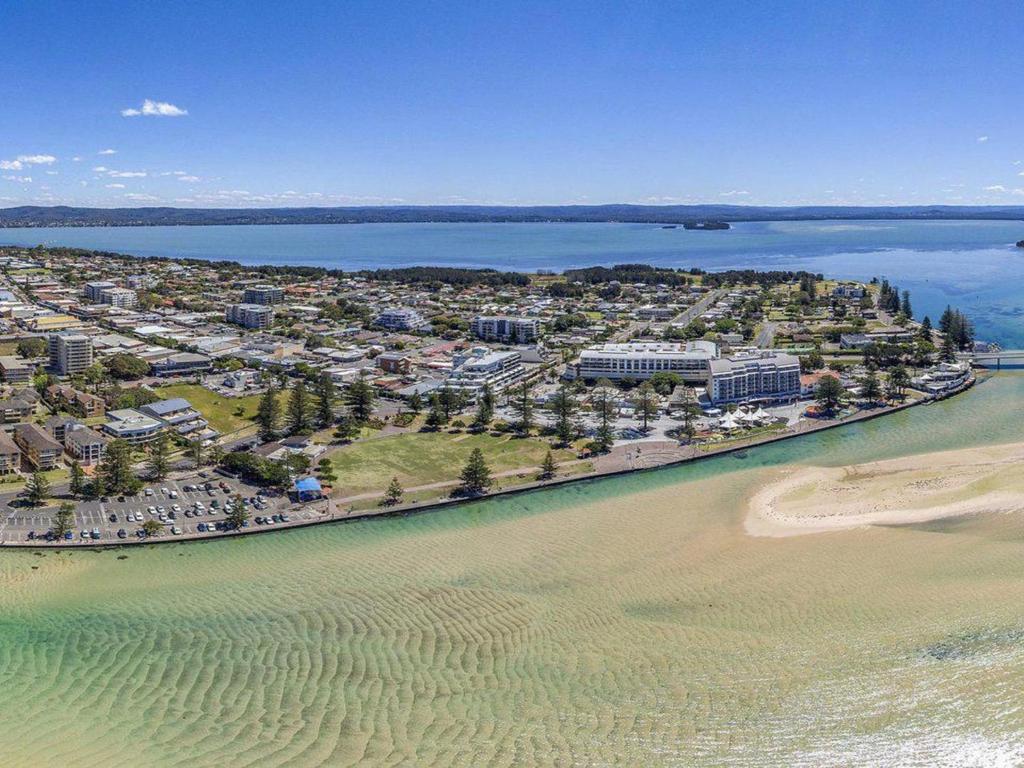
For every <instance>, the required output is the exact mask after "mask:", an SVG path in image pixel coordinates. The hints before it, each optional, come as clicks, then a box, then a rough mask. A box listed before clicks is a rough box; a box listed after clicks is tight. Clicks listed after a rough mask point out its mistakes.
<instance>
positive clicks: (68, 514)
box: [53, 501, 75, 539]
mask: <svg viewBox="0 0 1024 768" xmlns="http://www.w3.org/2000/svg"><path fill="white" fill-rule="evenodd" d="M74 524H75V505H74V504H72V503H71V502H69V501H65V502H64V503H63V504H61V505H60V506H59V507H57V515H56V517H54V519H53V535H54V536H56V537H57V538H58V539H63V538H64V534H65V533H67V532H68V531H70V530H71V529H72V527H74Z"/></svg>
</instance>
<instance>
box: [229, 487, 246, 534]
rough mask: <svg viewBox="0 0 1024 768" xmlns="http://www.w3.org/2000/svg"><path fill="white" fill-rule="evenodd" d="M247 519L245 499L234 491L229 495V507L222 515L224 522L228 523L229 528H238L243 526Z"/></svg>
mask: <svg viewBox="0 0 1024 768" xmlns="http://www.w3.org/2000/svg"><path fill="white" fill-rule="evenodd" d="M248 521H249V508H248V507H247V506H245V499H243V498H242V495H241V494H239V493H236V494H235V495H234V496H232V497H231V509H230V510H228V512H227V514H226V515H225V516H224V522H225V523H227V524H228V527H229V528H233V529H235V530H238V529H239V528H243V527H244V526H245V524H246V523H247V522H248Z"/></svg>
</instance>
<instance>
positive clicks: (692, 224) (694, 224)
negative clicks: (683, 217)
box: [683, 221, 730, 229]
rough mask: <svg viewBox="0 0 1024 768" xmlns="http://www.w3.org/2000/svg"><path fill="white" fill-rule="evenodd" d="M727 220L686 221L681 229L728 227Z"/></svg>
mask: <svg viewBox="0 0 1024 768" xmlns="http://www.w3.org/2000/svg"><path fill="white" fill-rule="evenodd" d="M729 228H730V227H729V222H727V221H687V222H685V223H684V224H683V229H729Z"/></svg>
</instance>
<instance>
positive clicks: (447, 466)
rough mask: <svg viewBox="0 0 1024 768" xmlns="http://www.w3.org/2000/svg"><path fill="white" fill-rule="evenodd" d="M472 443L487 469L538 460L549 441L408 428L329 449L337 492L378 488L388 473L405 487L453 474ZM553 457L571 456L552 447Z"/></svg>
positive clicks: (456, 474) (534, 464)
mask: <svg viewBox="0 0 1024 768" xmlns="http://www.w3.org/2000/svg"><path fill="white" fill-rule="evenodd" d="M474 448H479V449H480V450H481V451H482V452H483V454H484V458H485V459H486V461H487V464H488V466H489V467H490V469H491V472H492V473H497V472H504V471H507V470H512V469H520V468H524V467H537V466H540V464H541V462H542V461H543V460H544V456H545V454H547V452H548V449H549V448H550V444H549V443H548V442H547V441H546V440H541V439H539V438H532V437H531V438H525V439H520V438H515V437H512V436H509V435H502V436H500V437H493V436H492V435H489V434H479V435H475V434H467V433H457V434H450V433H448V432H407V433H405V434H401V435H393V436H390V437H380V438H376V439H371V440H365V441H362V442H358V443H353V444H351V445H346V446H343V447H342V448H339V449H337V450H336V451H334V452H333V453H331V454H330V459H331V461H332V462H333V463H334V466H335V469H336V471H337V474H338V481H337V483H336V484H335V487H336V488H337V490H338V492H339V493H341V494H342V495H344V496H352V495H356V494H360V493H368V492H371V491H383V490H384V489H385V487H387V484H388V482H389V481H390V479H391V478H392V477H397V478H398V482H399V483H401V484H402V486H403V487H404V488H413V487H415V486H420V485H428V484H430V483H437V482H444V481H448V480H457V479H458V477H459V473H460V472H461V471H462V468H463V466H464V465H465V464H466V461H467V459H469V454H470V453H471V452H472V451H473V449H474ZM554 456H555V460H556V461H567V460H570V459H574V458H575V454H574V453H573V452H572V451H569V450H555V451H554Z"/></svg>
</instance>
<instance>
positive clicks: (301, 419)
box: [287, 379, 310, 435]
mask: <svg viewBox="0 0 1024 768" xmlns="http://www.w3.org/2000/svg"><path fill="white" fill-rule="evenodd" d="M287 416H288V419H287V423H288V431H289V433H291V434H293V435H296V434H301V433H304V432H309V430H310V423H309V392H308V391H307V390H306V380H305V379H296V380H295V383H294V384H293V385H292V389H291V392H290V393H289V395H288V415H287Z"/></svg>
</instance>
